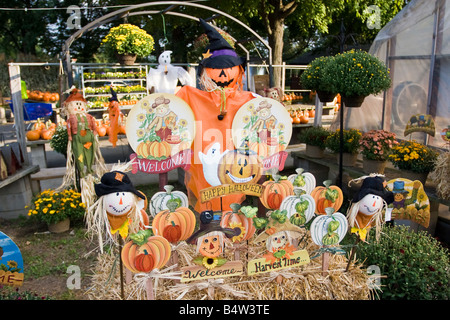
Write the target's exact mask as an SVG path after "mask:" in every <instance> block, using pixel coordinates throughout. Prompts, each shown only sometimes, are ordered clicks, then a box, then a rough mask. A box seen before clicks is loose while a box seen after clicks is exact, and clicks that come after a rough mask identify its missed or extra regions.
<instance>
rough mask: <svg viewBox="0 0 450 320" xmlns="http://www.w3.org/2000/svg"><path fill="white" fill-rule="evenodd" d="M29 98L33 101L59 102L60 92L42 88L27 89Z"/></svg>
mask: <svg viewBox="0 0 450 320" xmlns="http://www.w3.org/2000/svg"><path fill="white" fill-rule="evenodd" d="M27 95H28V99H30V100H33V101H44V102H58V101H59V94H58V93H57V92H48V91H45V92H43V91H40V90H32V91H31V90H27Z"/></svg>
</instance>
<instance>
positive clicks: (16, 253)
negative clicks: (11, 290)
mask: <svg viewBox="0 0 450 320" xmlns="http://www.w3.org/2000/svg"><path fill="white" fill-rule="evenodd" d="M23 279H24V274H23V259H22V253H21V252H20V249H19V247H18V246H17V245H16V244H15V243H14V241H12V240H11V238H10V237H8V236H7V235H6V234H4V233H3V232H1V231H0V286H3V285H5V286H14V287H18V286H21V285H22V284H23Z"/></svg>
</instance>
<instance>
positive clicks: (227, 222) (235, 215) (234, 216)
mask: <svg viewBox="0 0 450 320" xmlns="http://www.w3.org/2000/svg"><path fill="white" fill-rule="evenodd" d="M230 208H231V210H232V211H225V212H223V214H222V219H221V221H220V225H221V226H222V228H231V229H233V228H236V227H238V228H241V233H240V235H239V236H235V237H233V238H231V241H232V242H241V241H247V240H249V239H250V238H251V237H252V236H253V235H254V234H255V232H256V228H255V226H254V225H253V218H250V217H246V216H245V214H243V213H242V212H241V211H240V208H241V205H240V204H238V203H232V204H230Z"/></svg>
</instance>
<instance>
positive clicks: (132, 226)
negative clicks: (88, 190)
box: [85, 169, 149, 252]
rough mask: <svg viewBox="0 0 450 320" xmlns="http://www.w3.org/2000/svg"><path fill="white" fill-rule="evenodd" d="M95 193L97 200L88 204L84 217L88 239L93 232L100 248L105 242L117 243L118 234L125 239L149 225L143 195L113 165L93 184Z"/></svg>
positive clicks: (92, 235)
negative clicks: (90, 204)
mask: <svg viewBox="0 0 450 320" xmlns="http://www.w3.org/2000/svg"><path fill="white" fill-rule="evenodd" d="M95 193H96V195H97V197H98V200H97V201H96V202H95V203H94V205H93V206H92V207H91V208H89V210H88V212H87V214H86V217H85V221H86V225H87V231H88V234H89V235H90V237H91V239H92V238H93V237H94V236H97V238H98V242H99V248H100V251H101V252H103V246H104V245H105V244H117V242H118V240H119V239H118V237H119V236H120V237H121V238H122V239H126V238H127V237H128V235H129V234H132V233H136V232H138V231H139V230H141V229H145V228H146V227H149V217H148V215H147V213H146V212H145V208H146V207H147V205H148V203H147V197H146V196H145V194H144V193H142V192H141V191H139V190H137V189H136V188H135V187H134V186H133V184H132V182H131V180H130V178H129V177H128V175H127V174H126V173H125V172H123V171H120V170H114V169H113V171H110V172H107V173H105V174H104V175H103V176H102V178H101V180H100V183H98V184H95Z"/></svg>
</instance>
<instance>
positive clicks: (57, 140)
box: [50, 126, 69, 156]
mask: <svg viewBox="0 0 450 320" xmlns="http://www.w3.org/2000/svg"><path fill="white" fill-rule="evenodd" d="M68 143H69V134H68V133H67V128H66V127H63V126H57V127H56V130H55V133H54V134H53V136H52V138H51V139H50V147H51V148H52V149H53V150H55V151H56V152H58V153H61V154H63V155H64V156H66V155H67V144H68Z"/></svg>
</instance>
